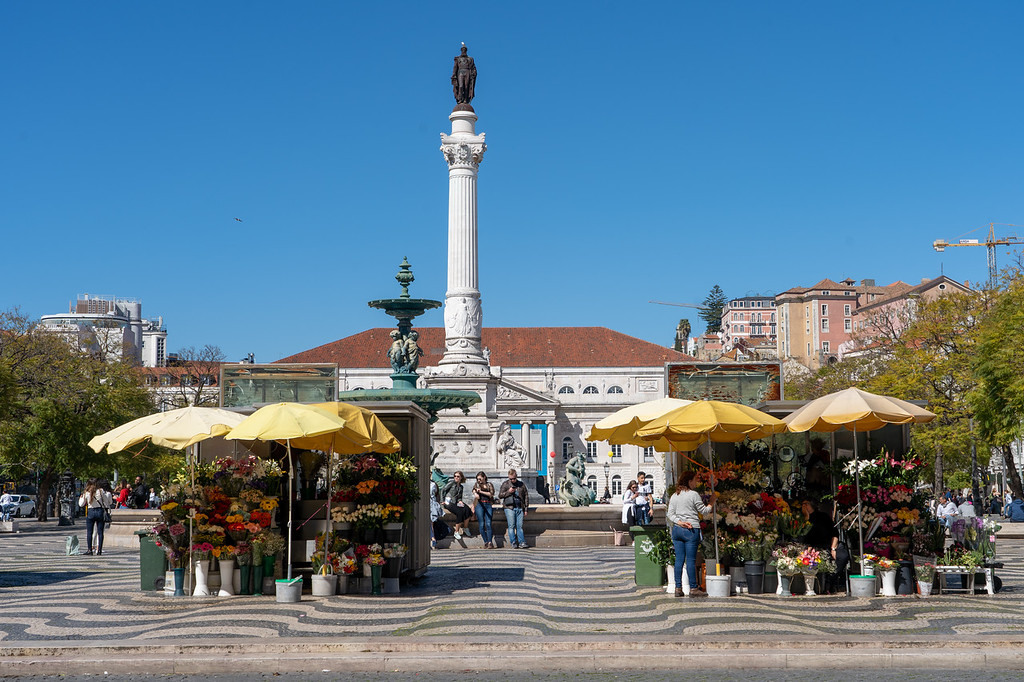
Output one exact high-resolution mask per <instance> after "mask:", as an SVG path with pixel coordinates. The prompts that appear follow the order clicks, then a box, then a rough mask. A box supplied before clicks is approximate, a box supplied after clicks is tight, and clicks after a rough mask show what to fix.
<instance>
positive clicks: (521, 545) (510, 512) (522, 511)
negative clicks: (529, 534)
mask: <svg viewBox="0 0 1024 682" xmlns="http://www.w3.org/2000/svg"><path fill="white" fill-rule="evenodd" d="M498 497H500V498H501V503H502V504H503V505H504V506H505V523H507V524H508V541H509V544H510V545H511V546H512V549H526V535H524V534H523V521H525V520H526V511H527V509H528V508H529V506H530V491H529V490H527V489H526V484H525V483H523V482H522V481H520V480H519V474H518V473H517V472H516V470H515V469H509V470H508V478H507V479H506V480H505V482H504V483H502V484H501V490H500V491H499V492H498Z"/></svg>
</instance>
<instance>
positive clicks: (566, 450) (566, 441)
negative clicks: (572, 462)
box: [562, 436, 572, 462]
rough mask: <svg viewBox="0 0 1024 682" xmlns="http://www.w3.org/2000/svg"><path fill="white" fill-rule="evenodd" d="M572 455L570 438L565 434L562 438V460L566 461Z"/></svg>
mask: <svg viewBox="0 0 1024 682" xmlns="http://www.w3.org/2000/svg"><path fill="white" fill-rule="evenodd" d="M571 456H572V438H571V437H570V436H566V437H565V438H563V439H562V461H563V462H568V461H569V457H571Z"/></svg>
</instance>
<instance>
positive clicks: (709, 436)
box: [636, 400, 786, 570]
mask: <svg viewBox="0 0 1024 682" xmlns="http://www.w3.org/2000/svg"><path fill="white" fill-rule="evenodd" d="M785 430H786V424H785V422H783V421H782V420H781V419H776V418H775V417H773V416H771V415H769V414H765V413H764V412H761V411H760V410H755V409H754V408H752V407H747V406H746V405H740V404H739V403H727V402H723V401H720V400H699V401H696V402H693V403H691V404H689V405H685V406H683V407H678V408H676V409H674V410H671V411H669V412H668V413H666V414H664V415H662V416H661V417H658V418H657V419H655V420H654V421H652V422H650V423H649V424H647V425H646V426H642V427H640V428H639V429H637V432H636V435H637V436H638V437H639V438H641V439H649V440H657V439H665V440H667V441H669V442H672V443H679V444H680V445H681V446H683V445H684V444H690V443H693V441H694V439H697V441H698V442H703V441H705V440H706V441H709V442H713V443H738V442H739V441H742V440H743V439H745V438H765V437H767V436H770V435H772V434H775V433H782V432H783V431H785ZM676 449H678V450H685V449H686V448H685V447H679V448H676ZM713 457H714V451H713V450H712V449H709V451H708V464H709V465H710V468H711V505H712V507H713V509H712V511H711V522H712V524H713V525H714V533H715V566H716V570H718V569H717V567H718V561H719V553H718V512H717V509H716V508H715V507H717V500H716V499H715V465H714V459H713Z"/></svg>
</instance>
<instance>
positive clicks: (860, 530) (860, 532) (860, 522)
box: [853, 424, 864, 574]
mask: <svg viewBox="0 0 1024 682" xmlns="http://www.w3.org/2000/svg"><path fill="white" fill-rule="evenodd" d="M853 471H854V474H853V478H854V481H855V482H856V484H857V540H858V542H860V570H861V574H863V572H864V517H863V516H861V510H860V462H859V460H858V459H857V425H856V424H854V426H853Z"/></svg>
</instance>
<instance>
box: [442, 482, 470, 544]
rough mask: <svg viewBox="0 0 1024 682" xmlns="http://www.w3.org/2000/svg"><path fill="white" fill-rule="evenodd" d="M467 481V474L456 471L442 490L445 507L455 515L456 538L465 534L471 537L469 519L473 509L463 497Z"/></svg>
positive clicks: (460, 537) (458, 538)
mask: <svg viewBox="0 0 1024 682" xmlns="http://www.w3.org/2000/svg"><path fill="white" fill-rule="evenodd" d="M465 482H466V475H465V474H464V473H462V472H461V471H456V472H455V473H454V474H452V480H450V481H448V485H446V486H445V487H444V490H442V491H441V497H443V498H444V508H445V509H447V510H448V511H450V512H451V513H452V514H454V515H455V533H454V534H453V535H454V536H455V539H456V540H461V539H462V536H463V535H465V536H466V537H469V535H470V532H469V519H470V517H472V516H473V511H472V510H471V509H470V508H469V507H468V506H466V503H465V502H464V501H463V499H462V497H463V495H464V489H463V487H462V484H463V483H465Z"/></svg>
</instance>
